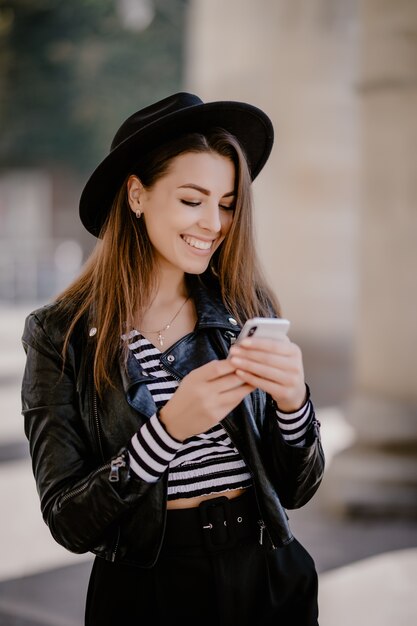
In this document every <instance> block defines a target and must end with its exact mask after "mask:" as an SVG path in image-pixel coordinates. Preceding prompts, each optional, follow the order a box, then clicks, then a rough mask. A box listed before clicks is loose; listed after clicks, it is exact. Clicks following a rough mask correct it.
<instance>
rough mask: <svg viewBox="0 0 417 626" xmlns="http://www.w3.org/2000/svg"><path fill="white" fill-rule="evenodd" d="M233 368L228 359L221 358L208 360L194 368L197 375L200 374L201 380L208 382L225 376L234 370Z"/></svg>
mask: <svg viewBox="0 0 417 626" xmlns="http://www.w3.org/2000/svg"><path fill="white" fill-rule="evenodd" d="M234 370H235V368H234V367H233V365H232V364H231V363H230V361H229V359H221V360H214V361H209V363H206V364H205V365H202V366H201V367H199V368H197V369H196V370H194V372H195V373H196V375H197V376H201V377H202V379H203V380H205V381H207V382H209V381H212V380H216V379H217V378H221V377H222V376H227V375H228V374H231V373H232V372H234Z"/></svg>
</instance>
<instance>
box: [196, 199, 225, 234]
mask: <svg viewBox="0 0 417 626" xmlns="http://www.w3.org/2000/svg"><path fill="white" fill-rule="evenodd" d="M198 225H199V226H200V227H201V228H204V229H205V230H209V231H210V232H212V233H219V232H220V231H221V229H222V222H221V219H220V209H219V207H218V205H217V204H215V203H212V202H208V203H207V204H206V206H205V207H204V210H203V213H202V214H201V215H200V219H199V220H198Z"/></svg>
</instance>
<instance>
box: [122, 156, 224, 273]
mask: <svg viewBox="0 0 417 626" xmlns="http://www.w3.org/2000/svg"><path fill="white" fill-rule="evenodd" d="M234 186H235V168H234V164H233V163H232V161H231V160H230V159H228V158H226V157H223V156H220V155H219V154H216V153H208V152H202V153H193V152H187V153H184V154H181V155H180V156H178V157H176V158H175V159H173V160H172V161H171V164H170V167H169V169H168V171H167V173H166V174H165V175H164V176H162V177H161V178H160V179H159V180H158V181H157V182H156V183H155V184H154V185H153V186H152V187H151V188H148V189H145V188H144V187H143V186H142V185H141V183H140V181H139V180H138V178H136V177H135V176H131V177H130V178H129V181H128V197H129V204H130V208H131V209H132V210H133V211H134V212H136V211H137V210H138V209H140V210H141V211H142V217H141V218H140V219H143V220H144V221H145V224H146V229H147V232H148V236H149V239H150V241H151V243H152V245H153V247H154V250H155V253H156V259H157V263H158V265H159V267H160V269H161V270H162V271H167V270H169V271H172V270H178V272H181V273H184V272H187V273H189V274H201V273H202V272H204V271H205V270H206V268H207V266H208V264H209V261H210V259H211V257H212V255H213V253H214V252H215V250H216V249H217V248H218V247H219V246H220V244H221V243H222V241H223V239H224V238H225V237H226V235H227V233H228V231H229V228H230V225H231V223H232V219H233V209H234V202H235V196H234ZM138 202H139V203H140V204H138Z"/></svg>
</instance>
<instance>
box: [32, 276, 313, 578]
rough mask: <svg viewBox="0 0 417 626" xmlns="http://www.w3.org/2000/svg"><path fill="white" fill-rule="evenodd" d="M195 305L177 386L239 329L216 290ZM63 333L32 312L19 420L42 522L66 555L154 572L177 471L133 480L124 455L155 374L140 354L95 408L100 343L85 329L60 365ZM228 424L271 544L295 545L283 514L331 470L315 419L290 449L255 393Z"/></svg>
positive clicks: (199, 294) (180, 349)
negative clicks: (303, 439)
mask: <svg viewBox="0 0 417 626" xmlns="http://www.w3.org/2000/svg"><path fill="white" fill-rule="evenodd" d="M194 299H195V302H196V309H197V315H198V322H197V324H196V327H195V330H194V331H193V332H192V333H190V334H188V335H186V336H185V337H183V338H182V339H180V340H179V341H178V342H177V343H176V344H175V345H174V346H172V347H171V348H170V349H169V350H167V351H166V352H165V353H164V354H163V356H162V358H161V362H162V364H163V366H164V367H165V368H166V369H167V370H169V371H170V372H171V373H172V374H173V375H174V376H176V377H177V378H178V379H181V378H183V377H184V376H185V375H186V374H188V373H189V372H190V371H191V370H192V369H194V368H196V367H199V366H200V365H203V364H204V363H207V362H208V361H210V360H212V359H219V358H224V357H225V356H226V354H227V352H228V349H229V347H230V343H231V340H232V339H233V337H235V336H236V335H237V334H238V331H239V327H238V326H237V324H236V322H235V320H233V318H231V316H230V314H229V313H228V312H227V310H226V309H225V307H224V306H223V304H222V302H221V301H220V299H219V298H218V297H216V296H215V294H214V293H213V292H211V291H208V290H207V289H206V288H203V287H201V286H200V287H199V288H198V290H197V291H196V292H195V293H194ZM65 330H66V324H65V322H63V321H62V320H60V321H59V320H58V317H57V314H56V305H54V304H52V305H47V306H45V307H42V308H41V309H39V310H37V311H35V312H34V313H32V314H30V315H29V316H28V318H27V320H26V324H25V329H24V334H23V338H22V340H23V345H24V348H25V350H26V352H27V364H26V369H25V372H24V378H23V385H22V403H23V410H22V413H23V415H24V419H25V432H26V435H27V437H28V439H29V443H30V452H31V456H32V462H33V471H34V474H35V478H36V482H37V488H38V492H39V495H40V500H41V509H42V514H43V517H44V519H45V521H46V523H47V524H48V526H49V528H50V531H51V533H52V535H53V537H54V538H55V539H56V541H57V542H58V543H60V544H62V545H63V546H64V547H65V548H67V549H68V550H71V551H73V552H77V553H83V552H87V551H91V552H93V553H95V554H97V555H100V556H102V557H104V558H106V559H108V560H113V561H114V560H117V561H124V562H129V563H133V564H136V565H139V566H143V567H151V566H152V565H154V564H155V562H156V560H157V557H158V554H159V550H160V547H161V542H162V538H163V534H164V525H165V516H166V499H167V480H168V475H167V472H165V474H164V475H163V477H162V478H161V479H160V480H159V481H158V482H156V483H154V484H148V483H146V482H144V481H143V480H140V479H138V478H133V477H131V476H130V475H129V467H128V456H127V453H126V448H125V446H126V444H127V442H128V441H129V439H130V438H131V436H132V435H133V434H134V433H135V432H136V431H137V430H138V428H139V427H140V426H141V424H142V423H143V422H144V421H145V420H146V419H148V418H149V417H150V416H151V415H152V414H153V413H154V410H155V405H154V403H153V400H152V397H151V395H150V393H149V391H148V389H147V387H146V382H147V378H146V376H145V373H144V372H142V371H141V370H140V367H139V366H138V363H137V361H136V360H135V359H134V357H133V356H132V357H131V359H130V360H128V363H127V368H124V367H123V366H122V365H119V364H117V366H115V368H114V384H115V388H114V389H109V390H108V391H107V392H106V394H105V396H104V397H103V398H102V400H101V401H100V402H98V399H97V395H96V392H95V389H94V385H93V384H92V368H91V361H89V358H90V357H88V355H89V354H91V350H87V349H86V346H88V345H90V346H91V347H93V346H92V345H91V344H92V343H93V342H94V341H95V337H94V335H93V336H90V333H89V330H90V329H89V328H88V326H87V325H86V324H81V325H80V326H79V327H78V328H77V330H76V332H74V333H73V336H72V338H71V341H70V347H69V351H68V356H67V359H66V362H65V367H64V369H63V360H62V356H61V351H62V345H63V337H64V334H65ZM196 410H198V407H196ZM222 424H223V425H224V427H225V429H226V431H227V432H228V434H229V436H230V438H231V439H232V441H233V443H234V444H235V446H236V447H237V449H238V450H239V452H240V453H241V455H242V457H243V458H244V460H245V461H246V463H247V465H248V468H249V470H250V472H251V474H252V477H253V483H254V487H255V491H256V496H257V500H258V505H259V508H260V512H261V516H262V519H263V522H264V524H265V529H266V532H265V533H264V536H266V537H267V542H268V544H269V546H271V545H273V546H275V547H279V546H283V545H285V544H287V543H289V542H290V541H291V540H292V539H293V537H292V534H291V531H290V529H289V526H288V521H287V516H286V513H285V510H284V509H285V508H288V509H292V508H298V507H300V506H302V505H304V504H305V503H306V502H307V501H308V500H309V499H310V498H311V497H312V496H313V494H314V493H315V491H316V490H317V488H318V486H319V484H320V481H321V478H322V474H323V468H324V458H323V451H322V448H321V444H320V438H319V429H318V423H317V422H316V421H314V422H313V423H312V425H311V427H310V429H309V432H308V434H307V445H306V447H303V448H297V447H293V446H291V445H288V444H286V443H285V442H284V440H283V438H282V436H281V433H280V430H279V428H278V425H277V419H276V416H275V409H274V406H273V403H272V399H271V398H269V396H267V395H266V394H264V393H263V392H260V391H259V390H256V391H254V392H253V393H252V394H250V395H249V396H247V397H246V398H245V399H244V401H243V402H242V403H241V404H240V405H239V407H237V409H235V410H234V411H233V412H232V413H230V414H229V415H228V416H227V417H225V418H224V420H223V421H222Z"/></svg>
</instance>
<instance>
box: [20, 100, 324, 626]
mask: <svg viewBox="0 0 417 626" xmlns="http://www.w3.org/2000/svg"><path fill="white" fill-rule="evenodd" d="M272 142H273V131H272V126H271V122H270V120H269V119H268V117H267V116H266V115H265V114H264V113H263V112H262V111H260V110H259V109H257V108H255V107H253V106H250V105H248V104H244V103H237V102H212V103H207V104H204V103H203V102H202V101H201V100H200V99H199V98H198V97H196V96H193V95H191V94H186V93H180V94H176V95H174V96H170V97H168V98H166V99H164V100H162V101H161V102H157V103H156V104H154V105H152V106H150V107H147V108H146V109H143V110H141V111H138V112H137V113H135V114H134V115H132V116H131V117H130V118H129V119H128V120H126V122H124V124H123V125H122V126H121V128H120V129H119V130H118V132H117V133H116V135H115V138H114V140H113V144H112V148H111V151H110V154H109V155H108V156H107V157H106V158H105V159H104V161H103V162H102V163H101V164H100V165H99V166H98V168H97V169H96V170H95V172H94V173H93V174H92V176H91V178H90V179H89V181H88V182H87V184H86V186H85V188H84V191H83V193H82V196H81V201H80V216H81V220H82V222H83V224H84V226H85V227H86V228H87V230H89V231H90V232H91V233H92V234H94V235H96V236H98V237H99V238H100V241H99V243H98V245H97V247H96V249H95V251H94V252H93V254H92V256H91V258H90V259H89V261H88V262H87V264H86V266H85V269H84V271H83V273H82V274H81V276H80V277H79V278H78V279H76V280H75V281H74V283H73V284H72V285H70V286H69V287H68V288H67V289H66V290H65V291H64V293H63V294H61V295H60V296H59V297H58V298H57V300H56V301H55V302H54V303H53V304H51V305H47V306H46V307H43V308H42V309H39V310H38V311H35V312H34V313H32V314H31V315H30V316H29V317H28V319H27V320H26V326H25V331H24V335H23V343H24V347H25V350H26V352H27V365H26V370H25V374H24V380H23V392H22V393H23V414H24V417H25V429H26V433H27V436H28V439H29V442H30V448H31V455H32V459H33V467H34V473H35V477H36V481H37V486H38V490H39V493H40V498H41V508H42V513H43V516H44V519H45V521H46V522H47V524H48V526H49V528H50V530H51V533H52V535H53V536H54V538H55V539H56V540H57V541H58V542H59V543H60V544H62V545H63V546H65V547H66V548H68V549H69V550H72V551H74V552H79V553H82V552H86V551H91V552H93V553H94V554H96V555H97V556H96V559H95V562H94V565H93V569H92V573H91V578H90V585H89V590H88V597H87V608H86V624H87V625H94V626H102V625H103V626H105V625H111V626H115V625H116V624H121V623H123V622H122V620H124V619H130V620H133V621H131V623H135V624H148V623H149V624H150V623H152V624H165V623H167V621H168V620H169V621H170V623H183V624H191V623H193V624H194V623H198V624H200V625H202V624H227V625H235V624H239V625H242V624H253V623H256V624H280V625H283V624H290V623H291V624H294V623H297V624H303V625H304V626H306V625H313V624H317V575H316V572H315V569H314V563H313V561H312V559H311V557H310V556H309V555H308V553H307V552H306V551H305V550H304V548H303V547H302V546H301V545H300V544H299V543H298V542H297V541H296V539H294V537H293V536H292V534H291V531H290V529H289V526H288V521H287V516H286V513H285V510H284V509H285V508H288V509H291V508H295V507H300V506H302V505H303V504H305V503H306V502H307V501H308V500H309V499H310V498H311V497H312V495H313V494H314V492H315V491H316V489H317V487H318V485H319V483H320V480H321V476H322V472H323V454H322V449H321V445H320V441H319V436H318V422H317V421H316V420H315V418H314V410H313V407H312V404H311V401H310V398H309V392H308V387H306V385H305V382H304V375H303V367H302V356H301V352H300V350H299V348H298V347H297V346H296V345H294V344H293V343H292V342H291V341H290V340H289V339H287V338H283V340H282V341H269V340H265V339H263V340H262V339H256V338H251V339H246V340H245V341H244V342H243V343H242V344H239V346H233V343H234V340H235V338H236V337H237V335H238V333H239V329H240V327H241V325H242V324H243V322H244V321H245V320H246V319H247V318H249V317H252V316H277V315H279V313H280V312H279V307H278V304H277V302H276V300H275V298H274V296H273V294H272V293H271V291H270V290H269V289H268V287H267V285H266V284H265V281H264V280H263V278H262V276H261V272H260V270H259V267H258V262H257V260H256V254H255V251H254V243H253V228H252V223H251V189H250V185H251V182H252V180H253V179H254V178H255V176H256V175H257V174H258V173H259V171H260V170H261V169H262V167H263V165H264V164H265V162H266V160H267V158H268V156H269V153H270V151H271V148H272Z"/></svg>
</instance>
